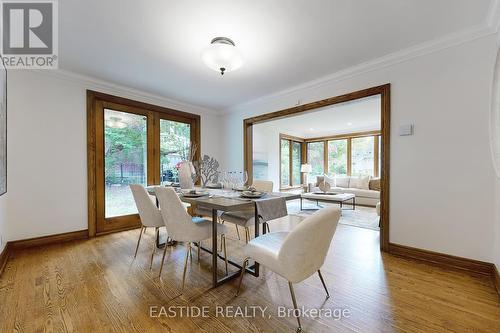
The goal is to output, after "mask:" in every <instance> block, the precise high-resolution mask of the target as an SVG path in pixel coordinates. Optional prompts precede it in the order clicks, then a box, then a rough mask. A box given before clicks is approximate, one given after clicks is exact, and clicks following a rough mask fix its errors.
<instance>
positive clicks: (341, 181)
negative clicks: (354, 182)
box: [335, 177, 350, 188]
mask: <svg viewBox="0 0 500 333" xmlns="http://www.w3.org/2000/svg"><path fill="white" fill-rule="evenodd" d="M349 179H350V177H335V183H336V186H337V187H344V188H348V187H349Z"/></svg>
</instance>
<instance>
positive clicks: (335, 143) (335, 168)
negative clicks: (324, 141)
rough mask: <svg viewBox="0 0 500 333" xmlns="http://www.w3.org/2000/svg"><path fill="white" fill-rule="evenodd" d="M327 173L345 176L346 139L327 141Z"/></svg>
mask: <svg viewBox="0 0 500 333" xmlns="http://www.w3.org/2000/svg"><path fill="white" fill-rule="evenodd" d="M328 174H330V175H332V176H333V175H335V176H347V139H342V140H332V141H328Z"/></svg>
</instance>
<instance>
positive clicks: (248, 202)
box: [146, 185, 300, 288]
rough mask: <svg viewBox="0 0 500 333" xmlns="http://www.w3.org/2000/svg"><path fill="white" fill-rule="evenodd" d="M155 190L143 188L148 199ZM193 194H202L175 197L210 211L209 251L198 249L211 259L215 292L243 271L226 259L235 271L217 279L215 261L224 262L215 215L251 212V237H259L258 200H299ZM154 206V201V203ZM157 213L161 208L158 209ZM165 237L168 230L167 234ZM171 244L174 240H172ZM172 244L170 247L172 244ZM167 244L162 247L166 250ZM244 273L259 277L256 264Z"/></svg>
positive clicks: (286, 196) (207, 192)
mask: <svg viewBox="0 0 500 333" xmlns="http://www.w3.org/2000/svg"><path fill="white" fill-rule="evenodd" d="M158 186H160V185H157V186H148V187H146V190H147V191H148V193H149V194H150V195H153V196H155V188H156V187H158ZM196 191H197V192H198V193H203V195H201V196H199V197H193V196H190V195H189V194H186V193H187V191H186V190H180V189H177V193H178V195H179V198H180V200H181V201H182V202H185V203H188V204H191V205H193V206H201V207H203V208H205V209H210V210H211V211H212V218H211V222H212V248H211V249H208V248H205V247H203V246H200V244H198V246H200V249H201V250H203V251H206V252H208V253H210V254H211V255H212V287H213V288H216V287H218V286H220V285H222V284H224V283H226V282H228V281H230V280H232V279H234V278H236V277H238V276H239V275H240V273H241V270H242V269H243V267H242V266H241V265H240V264H238V263H237V262H234V261H233V260H230V259H229V258H228V264H231V265H232V266H234V267H237V268H238V271H235V272H228V273H227V274H226V275H225V276H223V277H221V278H219V275H218V270H217V259H218V258H220V259H222V260H225V258H224V257H223V256H222V255H221V254H219V253H218V252H217V223H218V216H219V212H231V211H241V210H247V209H254V210H255V215H254V220H255V237H259V235H260V227H259V225H260V223H259V217H258V213H257V204H256V202H257V201H259V200H266V199H270V198H276V197H281V198H283V199H285V200H287V201H288V200H295V199H300V194H298V193H291V192H269V193H265V194H264V195H263V196H262V197H260V198H244V197H242V192H241V191H236V190H221V189H201V188H196ZM156 202H157V204H158V200H157V201H156ZM160 209H161V207H160ZM167 233H168V230H167ZM265 233H266V228H262V234H265ZM173 241H174V242H175V240H173ZM174 242H172V244H175V243H174ZM157 244H158V245H159V246H160V245H162V244H159V234H157ZM167 245H168V244H163V246H167ZM246 272H247V273H249V274H251V275H253V276H255V277H258V276H259V263H258V262H254V264H253V265H251V266H250V267H247V268H246Z"/></svg>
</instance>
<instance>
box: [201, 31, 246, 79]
mask: <svg viewBox="0 0 500 333" xmlns="http://www.w3.org/2000/svg"><path fill="white" fill-rule="evenodd" d="M201 59H202V60H203V62H204V63H205V65H207V66H208V67H209V68H211V69H213V70H214V71H217V72H220V73H221V75H224V73H226V72H230V71H234V70H236V69H238V68H240V67H241V65H243V57H242V56H241V53H240V51H239V50H238V49H237V48H236V46H235V44H234V42H233V41H232V40H231V39H229V38H227V37H215V38H214V39H212V42H211V43H210V45H209V46H208V47H207V48H205V49H204V50H203V52H202V54H201Z"/></svg>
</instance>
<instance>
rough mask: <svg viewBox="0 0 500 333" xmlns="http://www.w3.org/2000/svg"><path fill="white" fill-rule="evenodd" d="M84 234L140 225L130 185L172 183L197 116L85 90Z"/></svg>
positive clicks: (195, 137)
mask: <svg viewBox="0 0 500 333" xmlns="http://www.w3.org/2000/svg"><path fill="white" fill-rule="evenodd" d="M87 104H88V110H87V112H88V162H89V163H88V174H89V179H88V192H89V193H88V197H89V236H94V235H96V234H97V235H98V234H104V233H109V232H113V231H118V230H125V229H130V228H134V227H137V226H140V220H139V215H138V213H137V208H136V205H135V202H134V199H133V196H132V193H131V191H130V187H129V185H130V184H141V185H144V186H147V185H157V184H160V183H164V182H176V181H178V175H177V168H176V166H177V164H178V163H179V162H181V161H183V160H186V159H187V158H189V154H190V153H191V146H192V145H193V144H194V145H196V147H197V148H198V149H197V150H196V154H197V155H199V145H200V144H199V137H200V133H199V132H200V117H199V116H198V115H193V114H189V113H185V112H181V111H177V110H171V109H166V108H161V107H158V106H154V105H150V104H145V103H141V102H136V101H131V100H128V99H123V98H119V97H116V96H110V95H105V94H101V93H96V92H92V91H88V93H87Z"/></svg>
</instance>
